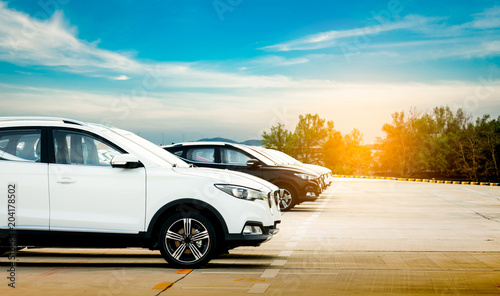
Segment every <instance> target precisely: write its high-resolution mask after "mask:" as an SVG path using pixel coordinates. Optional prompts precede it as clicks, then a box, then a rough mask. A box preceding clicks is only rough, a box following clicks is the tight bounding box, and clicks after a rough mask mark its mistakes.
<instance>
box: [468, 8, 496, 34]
mask: <svg viewBox="0 0 500 296" xmlns="http://www.w3.org/2000/svg"><path fill="white" fill-rule="evenodd" d="M474 18H475V19H474V21H473V22H471V23H470V26H471V27H473V28H477V29H495V28H500V6H495V7H492V8H489V9H486V10H485V11H484V12H482V13H477V14H475V15H474Z"/></svg>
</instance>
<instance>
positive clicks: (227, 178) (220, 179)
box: [173, 167, 279, 192]
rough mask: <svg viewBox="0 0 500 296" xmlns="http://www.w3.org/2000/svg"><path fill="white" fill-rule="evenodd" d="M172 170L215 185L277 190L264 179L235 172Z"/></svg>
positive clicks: (175, 168) (204, 169) (207, 169)
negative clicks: (207, 180)
mask: <svg viewBox="0 0 500 296" xmlns="http://www.w3.org/2000/svg"><path fill="white" fill-rule="evenodd" d="M173 170H174V171H175V172H176V173H179V174H185V175H191V176H198V177H205V178H210V179H213V180H214V182H215V183H222V184H231V185H239V186H244V187H249V188H253V189H259V190H261V191H264V192H268V191H273V190H278V189H279V188H278V187H277V186H276V185H274V184H272V183H270V182H268V181H266V180H264V179H261V178H258V177H255V176H252V175H249V174H245V173H240V172H235V171H229V170H222V169H211V168H197V167H192V168H181V167H174V168H173Z"/></svg>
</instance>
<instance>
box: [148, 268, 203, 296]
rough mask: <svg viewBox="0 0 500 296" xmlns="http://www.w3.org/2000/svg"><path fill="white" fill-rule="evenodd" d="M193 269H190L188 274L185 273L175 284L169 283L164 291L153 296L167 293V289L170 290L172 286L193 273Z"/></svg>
mask: <svg viewBox="0 0 500 296" xmlns="http://www.w3.org/2000/svg"><path fill="white" fill-rule="evenodd" d="M193 270H194V269H192V270H191V271H190V272H188V273H186V274H185V275H184V276H183V277H181V278H180V279H178V280H176V281H175V282H173V283H171V284H170V285H168V286H167V287H166V288H165V289H163V290H161V291H160V292H159V293H158V294H156V295H155V296H158V295H160V294H161V293H163V292H165V291H167V290H168V289H170V288H171V287H172V286H173V285H175V284H177V283H178V282H180V281H182V280H183V279H184V278H185V277H187V276H188V275H189V274H190V273H191V272H193Z"/></svg>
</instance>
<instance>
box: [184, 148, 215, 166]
mask: <svg viewBox="0 0 500 296" xmlns="http://www.w3.org/2000/svg"><path fill="white" fill-rule="evenodd" d="M186 158H187V159H189V160H192V161H197V162H207V163H209V162H215V148H191V149H189V150H188V152H187V156H186Z"/></svg>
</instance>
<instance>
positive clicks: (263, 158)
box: [235, 145, 276, 165]
mask: <svg viewBox="0 0 500 296" xmlns="http://www.w3.org/2000/svg"><path fill="white" fill-rule="evenodd" d="M235 146H236V147H238V148H240V149H242V150H244V151H245V152H247V153H248V154H250V155H252V156H253V157H254V158H255V159H257V160H260V161H262V162H263V163H265V164H266V165H276V162H275V161H273V160H272V159H270V158H269V157H267V156H266V155H264V154H262V153H259V152H257V151H256V150H254V149H252V148H251V147H249V146H244V145H235Z"/></svg>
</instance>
